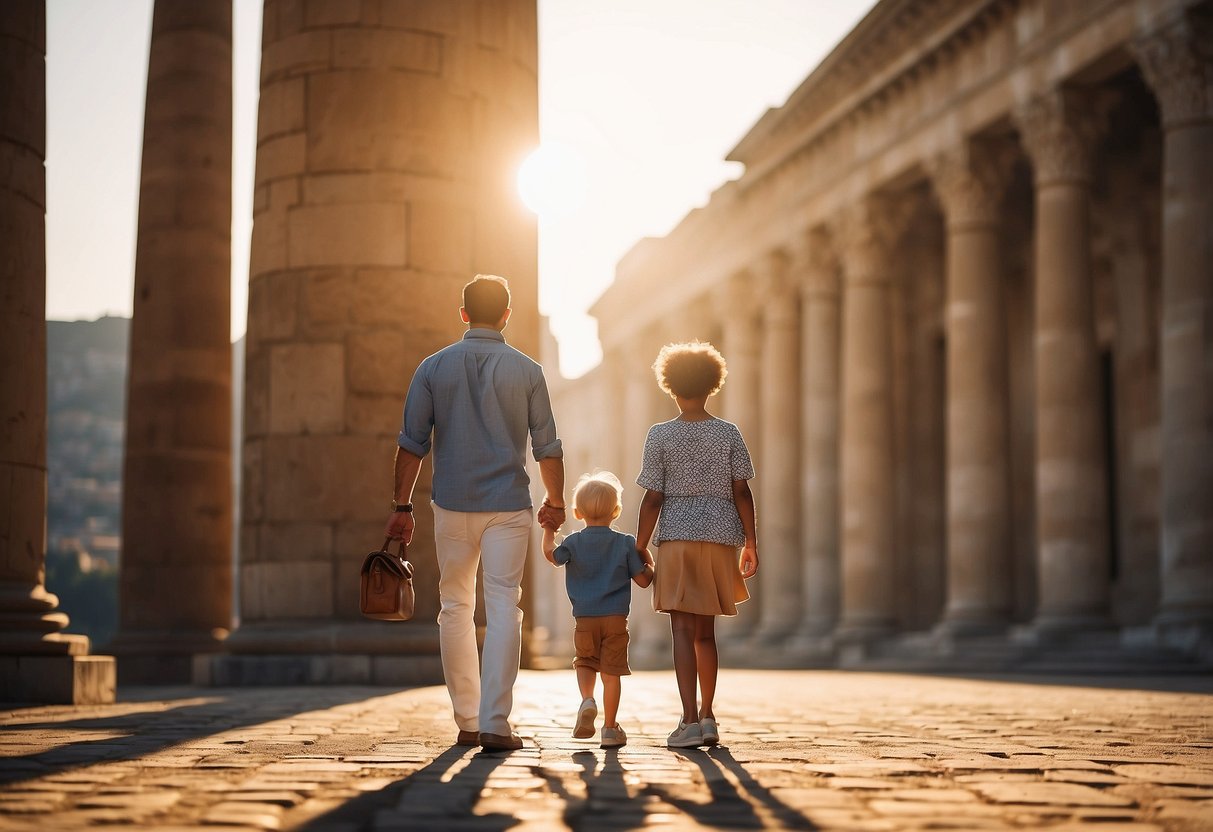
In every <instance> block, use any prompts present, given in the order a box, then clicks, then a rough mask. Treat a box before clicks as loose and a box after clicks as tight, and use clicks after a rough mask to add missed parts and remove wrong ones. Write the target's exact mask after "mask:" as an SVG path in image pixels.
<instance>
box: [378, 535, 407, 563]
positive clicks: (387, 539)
mask: <svg viewBox="0 0 1213 832" xmlns="http://www.w3.org/2000/svg"><path fill="white" fill-rule="evenodd" d="M391 542H392V539H391V538H390V537H385V538H384V539H383V546H381V547H380V549H379V551H380V552H383V554H385V555H387V554H391V553H390V552H388V550H387V547H388V546H389V545H391ZM399 555H400V559H401V560H408V559H409V556H408V547H407V546H405V545H404V538H403V537H402V538H400V549H399Z"/></svg>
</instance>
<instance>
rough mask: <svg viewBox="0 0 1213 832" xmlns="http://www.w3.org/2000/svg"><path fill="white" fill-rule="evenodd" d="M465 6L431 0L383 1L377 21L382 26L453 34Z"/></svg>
mask: <svg viewBox="0 0 1213 832" xmlns="http://www.w3.org/2000/svg"><path fill="white" fill-rule="evenodd" d="M467 8H468V7H467V6H465V5H464V4H460V3H434V2H432V0H393V2H391V3H384V4H383V8H382V9H381V10H380V12H379V22H380V23H382V24H383V25H384V26H393V27H396V28H400V29H415V30H418V31H423V32H436V33H439V34H443V35H455V34H459V31H460V15H461V14H462V13H466V10H467Z"/></svg>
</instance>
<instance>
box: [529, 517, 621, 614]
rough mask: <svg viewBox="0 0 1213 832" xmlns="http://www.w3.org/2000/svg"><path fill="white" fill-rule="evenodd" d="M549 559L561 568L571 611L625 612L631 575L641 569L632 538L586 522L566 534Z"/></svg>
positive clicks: (592, 612) (591, 612) (584, 612)
mask: <svg viewBox="0 0 1213 832" xmlns="http://www.w3.org/2000/svg"><path fill="white" fill-rule="evenodd" d="M552 560H554V561H556V565H557V566H563V567H564V568H565V573H564V585H565V589H567V590H568V593H569V600H570V601H572V602H573V615H575V616H577V617H582V616H591V615H627V614H628V611H629V610H630V609H631V604H632V587H631V582H632V578H633V577H634V576H636V575H639V574H640V573H641V572H643V571H644V561H643V560H641V559H640V553H639V552H637V551H636V538H634V537H632V536H631V535H630V534H624V533H623V532H617V531H615V530H614V529H612V528H611V527H610V526H586V527H585V528H584V529H582V530H581V531H579V532H573V533H572V534H571V535H569V536H568V537H566V538H565V539H564V542H562V543H561V544H560V545H559V546H557V547H556V550H555V551H554V552H552Z"/></svg>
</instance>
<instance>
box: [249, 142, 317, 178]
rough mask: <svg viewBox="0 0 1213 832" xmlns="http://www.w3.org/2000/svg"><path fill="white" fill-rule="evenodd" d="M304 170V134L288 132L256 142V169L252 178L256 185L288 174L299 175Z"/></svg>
mask: <svg viewBox="0 0 1213 832" xmlns="http://www.w3.org/2000/svg"><path fill="white" fill-rule="evenodd" d="M305 170H307V136H306V134H304V133H289V134H287V135H285V136H275V137H274V138H272V139H266V140H265V141H264V142H258V143H257V170H256V175H255V176H254V180H255V181H256V183H257V184H258V185H264V184H266V183H267V182H271V181H273V180H275V179H282V178H284V177H288V176H299V175H300V174H301V173H303V172H304V171H305Z"/></svg>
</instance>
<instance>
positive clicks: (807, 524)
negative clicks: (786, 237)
mask: <svg viewBox="0 0 1213 832" xmlns="http://www.w3.org/2000/svg"><path fill="white" fill-rule="evenodd" d="M830 245H831V244H830V241H829V240H828V238H827V236H826V235H825V234H815V235H812V236H810V237H809V240H808V243H807V250H805V251H802V252H801V256H800V259H799V263H800V265H801V268H800V269H799V270H798V277H800V279H801V281H802V283H801V304H800V309H801V326H800V332H801V374H800V389H801V393H800V402H801V420H800V422H801V430H800V436H801V442H802V447H801V454H800V458H801V460H802V464H803V472H802V480H801V492H800V493H801V498H800V518H801V546H802V549H803V551H802V560H803V564H804V571H803V578H802V581H803V583H802V591H801V595H802V598H803V602H804V603H803V607H804V613H803V615H802V616H801V620H800V625H799V631H798V633H797V639H796V646H797V647H798V648H800V649H812V648H814V647H817V646H820V645H821V644H822V642H823V640H825V639H826V637H828V636H829V634H830V633H831V632H833V630H834V626H835V624H836V623H837V621H838V607H839V560H838V425H839V421H838V413H839V381H840V372H839V370H840V368H839V335H840V331H841V320H840V315H839V306H838V301H839V298H838V262H837V259H836V258H835V256H834V253H833V251H832V249H831V248H830Z"/></svg>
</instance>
